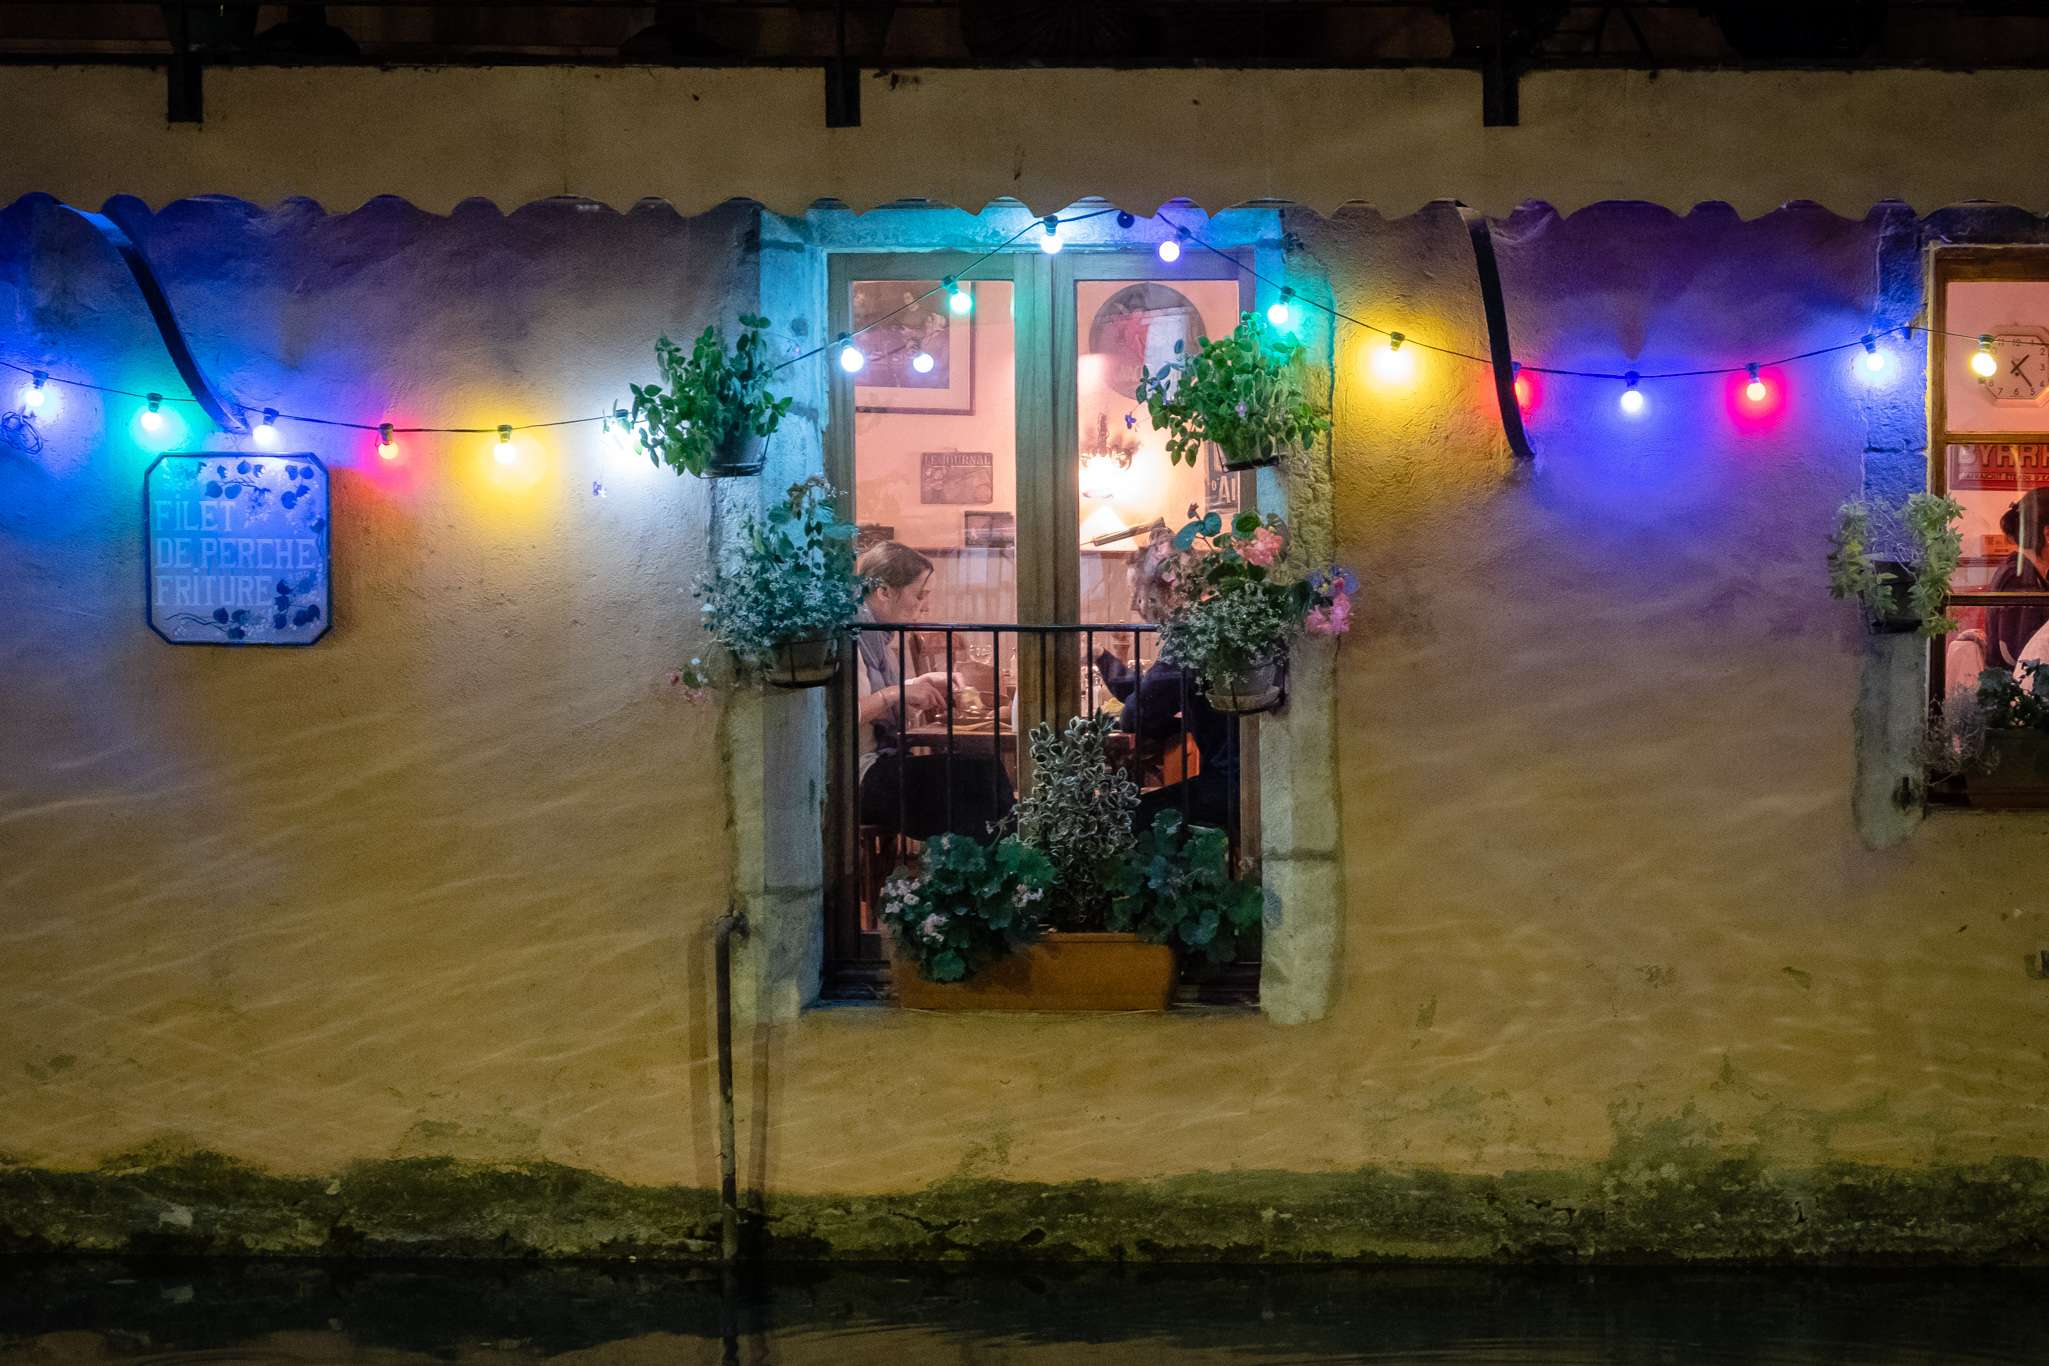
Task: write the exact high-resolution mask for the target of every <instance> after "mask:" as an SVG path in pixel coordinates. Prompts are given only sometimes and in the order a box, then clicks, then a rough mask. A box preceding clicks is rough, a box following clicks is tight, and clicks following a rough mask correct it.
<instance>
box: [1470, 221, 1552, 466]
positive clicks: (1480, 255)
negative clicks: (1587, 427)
mask: <svg viewBox="0 0 2049 1366" xmlns="http://www.w3.org/2000/svg"><path fill="white" fill-rule="evenodd" d="M1452 207H1453V208H1455V209H1457V210H1458V216H1459V219H1460V221H1461V222H1463V223H1464V224H1465V225H1466V236H1467V237H1468V238H1469V239H1470V240H1471V241H1472V244H1473V269H1474V271H1475V272H1476V273H1477V274H1478V275H1479V277H1480V306H1481V308H1482V309H1483V310H1484V311H1485V312H1486V314H1487V354H1488V356H1489V357H1490V358H1491V359H1492V361H1493V368H1494V398H1495V402H1496V403H1497V404H1499V405H1500V408H1501V433H1502V435H1503V436H1505V437H1507V438H1508V448H1509V450H1511V451H1513V452H1514V453H1515V455H1516V458H1517V459H1520V460H1535V459H1536V458H1537V453H1536V451H1535V450H1533V449H1532V448H1531V446H1530V434H1529V432H1528V431H1527V430H1525V429H1524V427H1523V410H1522V405H1521V404H1520V403H1517V402H1516V401H1515V356H1514V355H1513V353H1512V352H1511V350H1510V348H1509V343H1508V302H1507V300H1506V299H1504V298H1503V297H1502V294H1501V267H1500V266H1499V265H1498V264H1496V262H1495V260H1494V234H1493V232H1492V230H1491V229H1489V228H1488V226H1487V215H1486V214H1484V213H1481V212H1479V211H1478V210H1476V209H1469V208H1467V207H1466V206H1465V205H1464V204H1461V203H1459V202H1458V201H1457V200H1455V199H1454V200H1453V201H1452Z"/></svg>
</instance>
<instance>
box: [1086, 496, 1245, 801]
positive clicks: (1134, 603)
mask: <svg viewBox="0 0 2049 1366" xmlns="http://www.w3.org/2000/svg"><path fill="white" fill-rule="evenodd" d="M1170 553H1171V547H1170V545H1169V543H1168V540H1167V538H1166V537H1165V536H1160V535H1156V536H1155V537H1154V538H1153V541H1152V543H1151V544H1149V545H1148V546H1146V548H1145V549H1144V550H1143V551H1141V552H1139V556H1138V560H1137V562H1136V563H1135V564H1134V565H1133V566H1132V588H1131V610H1132V611H1133V612H1135V613H1137V614H1138V617H1139V619H1140V620H1142V621H1147V622H1151V623H1152V624H1154V625H1156V626H1157V625H1158V624H1159V622H1160V619H1161V618H1162V617H1163V616H1165V615H1166V605H1167V602H1168V597H1169V594H1168V586H1167V583H1166V581H1165V572H1166V565H1167V559H1168V556H1169V554H1170ZM1096 668H1097V670H1098V671H1099V672H1100V673H1101V675H1102V678H1103V686H1104V687H1106V688H1108V689H1109V690H1110V695H1111V696H1112V697H1115V698H1116V699H1117V700H1118V701H1119V702H1121V703H1123V704H1124V710H1123V713H1122V714H1121V716H1120V717H1119V719H1118V726H1119V728H1120V729H1122V730H1124V731H1126V732H1128V733H1130V734H1131V735H1134V736H1136V737H1137V738H1138V739H1139V740H1140V741H1152V742H1154V743H1156V744H1166V743H1173V742H1176V741H1178V740H1179V739H1180V737H1181V736H1182V735H1184V734H1185V735H1186V736H1187V737H1188V740H1189V741H1192V742H1193V743H1194V745H1195V749H1196V754H1197V758H1198V769H1197V772H1196V773H1195V775H1194V776H1193V777H1189V778H1183V779H1181V780H1180V781H1179V782H1173V783H1167V784H1165V785H1163V786H1161V787H1155V788H1151V789H1148V790H1146V791H1143V792H1141V793H1140V794H1139V799H1138V811H1137V814H1136V816H1135V820H1136V822H1137V825H1138V828H1139V829H1140V830H1150V829H1151V828H1152V824H1153V817H1154V816H1156V815H1158V814H1159V813H1160V812H1162V811H1179V810H1181V809H1182V804H1183V802H1184V801H1185V802H1186V803H1187V813H1188V820H1189V821H1190V823H1192V824H1195V825H1210V826H1215V827H1217V828H1218V829H1222V830H1228V829H1229V828H1230V822H1231V817H1232V813H1233V810H1234V808H1235V805H1236V802H1237V792H1238V722H1237V718H1236V717H1233V716H1229V715H1226V714H1225V713H1223V712H1220V711H1218V710H1217V709H1216V708H1215V707H1212V706H1211V705H1210V704H1209V699H1208V697H1207V696H1205V695H1204V693H1203V690H1202V685H1201V683H1200V681H1199V680H1198V679H1197V678H1196V677H1195V675H1194V674H1193V673H1192V672H1191V671H1189V670H1187V669H1184V668H1182V667H1181V666H1180V665H1179V664H1176V663H1173V662H1172V661H1170V660H1166V659H1156V660H1154V661H1153V662H1152V664H1151V665H1150V666H1149V667H1147V669H1146V671H1145V674H1144V676H1143V677H1140V676H1138V675H1137V674H1135V673H1134V671H1133V669H1132V667H1131V665H1129V664H1127V663H1126V662H1125V661H1124V660H1122V659H1119V658H1118V657H1117V656H1116V655H1115V654H1112V653H1111V652H1110V651H1108V650H1105V651H1103V652H1102V653H1101V654H1100V655H1098V656H1097V657H1096ZM1184 701H1185V705H1184Z"/></svg>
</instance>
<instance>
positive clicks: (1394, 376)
mask: <svg viewBox="0 0 2049 1366" xmlns="http://www.w3.org/2000/svg"><path fill="white" fill-rule="evenodd" d="M1367 364H1368V366H1369V367H1370V368H1371V369H1372V371H1373V378H1375V379H1377V380H1379V381H1380V382H1381V383H1382V384H1407V383H1409V382H1410V381H1411V380H1413V379H1415V377H1416V353H1415V351H1414V350H1413V349H1411V348H1409V347H1405V346H1403V345H1402V334H1401V333H1399V332H1395V333H1391V334H1390V335H1389V336H1388V338H1387V340H1386V341H1382V342H1376V343H1374V345H1373V347H1372V349H1371V350H1370V351H1369V352H1368V353H1367Z"/></svg>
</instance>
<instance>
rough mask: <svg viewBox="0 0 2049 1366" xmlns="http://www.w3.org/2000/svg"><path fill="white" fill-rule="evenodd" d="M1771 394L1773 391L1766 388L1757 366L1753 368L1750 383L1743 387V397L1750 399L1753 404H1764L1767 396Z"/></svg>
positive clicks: (1751, 368)
mask: <svg viewBox="0 0 2049 1366" xmlns="http://www.w3.org/2000/svg"><path fill="white" fill-rule="evenodd" d="M1770 392H1771V390H1769V389H1767V388H1766V387H1765V383H1764V380H1763V379H1761V378H1759V377H1758V373H1757V367H1756V366H1755V365H1753V366H1751V367H1750V383H1748V384H1746V385H1744V386H1743V397H1745V398H1747V399H1749V400H1750V401H1751V402H1752V403H1762V402H1764V399H1765V395H1766V394H1768V393H1770Z"/></svg>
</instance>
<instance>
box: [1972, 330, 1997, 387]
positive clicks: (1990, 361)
mask: <svg viewBox="0 0 2049 1366" xmlns="http://www.w3.org/2000/svg"><path fill="white" fill-rule="evenodd" d="M1971 373H1972V374H1974V375H1976V376H1977V377H1978V378H1979V379H1991V378H1992V377H1993V376H1994V375H1996V374H1998V373H1999V358H1998V357H1996V356H1994V355H1993V354H1992V338H1990V337H1980V338H1978V349H1977V350H1976V351H1974V352H1972V353H1971Z"/></svg>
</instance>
